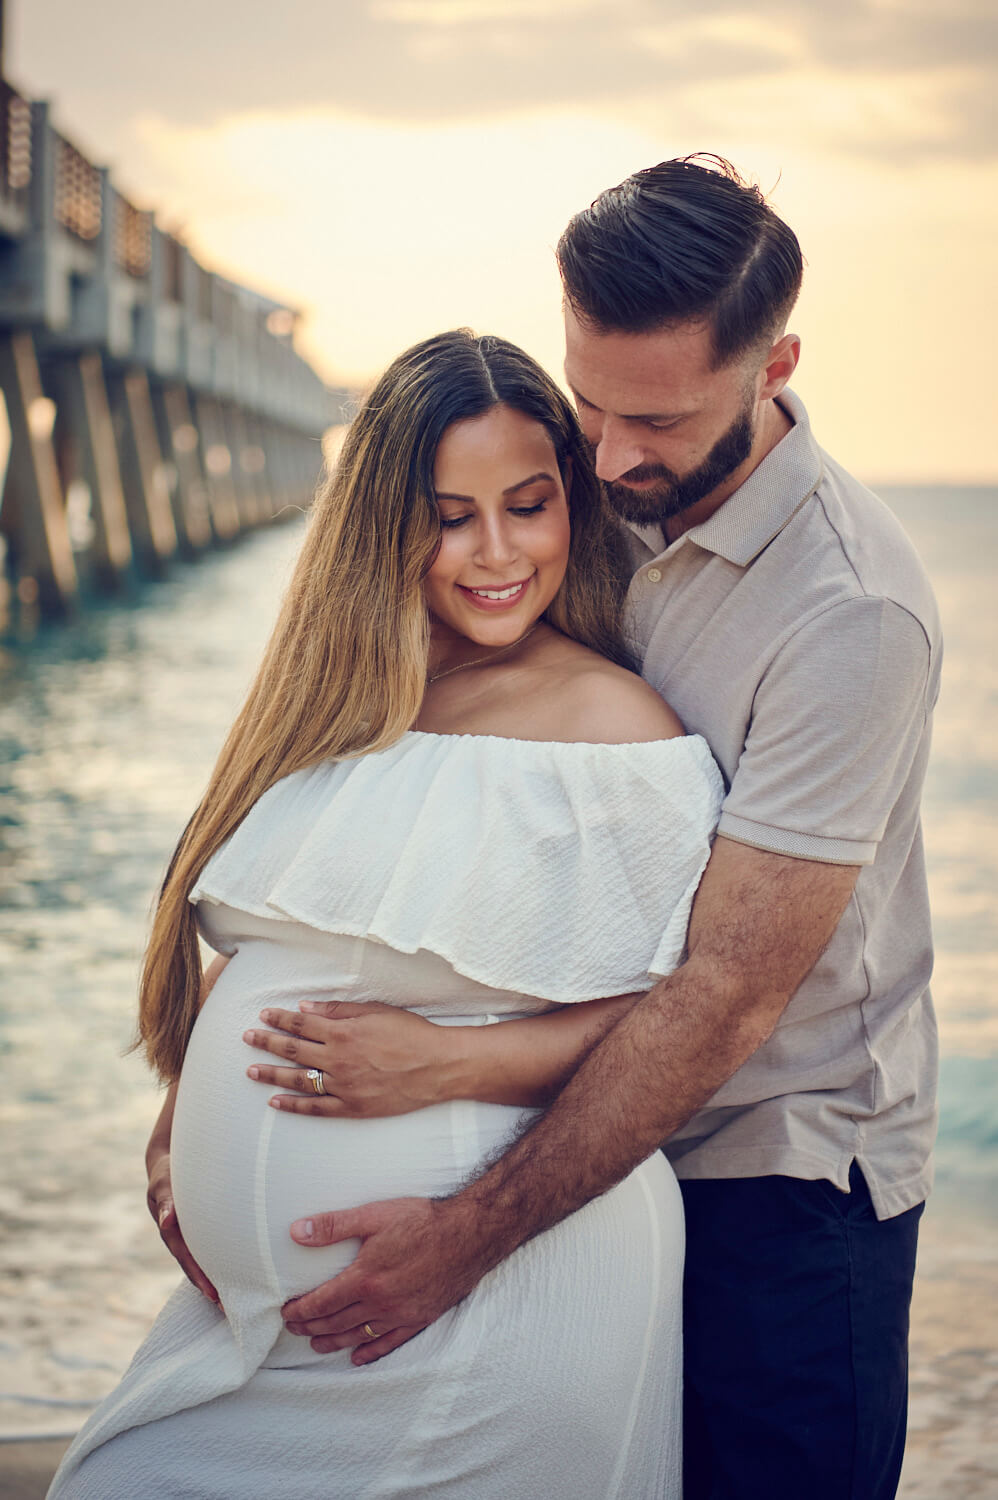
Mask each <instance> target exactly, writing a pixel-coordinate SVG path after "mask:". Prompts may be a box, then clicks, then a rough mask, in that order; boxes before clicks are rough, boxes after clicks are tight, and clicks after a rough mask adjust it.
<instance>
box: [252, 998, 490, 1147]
mask: <svg viewBox="0 0 998 1500" xmlns="http://www.w3.org/2000/svg"><path fill="white" fill-rule="evenodd" d="M260 1019H261V1021H263V1022H264V1023H265V1025H267V1026H269V1027H272V1028H273V1029H272V1030H270V1031H247V1032H246V1033H245V1034H244V1036H243V1040H244V1041H245V1042H248V1043H249V1045H250V1046H251V1047H259V1048H260V1049H261V1051H264V1052H269V1053H271V1054H272V1055H273V1056H274V1057H279V1058H282V1059H283V1060H284V1061H285V1062H290V1063H293V1064H294V1066H293V1067H276V1066H272V1065H271V1064H268V1063H254V1064H253V1065H252V1066H251V1067H249V1068H247V1070H246V1071H247V1073H248V1074H249V1076H250V1078H253V1079H256V1080H257V1081H258V1082H259V1083H266V1084H270V1085H271V1086H276V1087H277V1088H280V1089H288V1090H294V1092H293V1093H282V1094H275V1095H274V1097H273V1098H272V1099H271V1100H270V1101H269V1102H270V1103H271V1104H272V1105H273V1107H274V1108H275V1109H283V1110H290V1111H292V1112H294V1113H296V1114H301V1115H327V1116H338V1117H342V1116H349V1117H351V1118H355V1119H368V1118H375V1117H383V1116H385V1115H404V1114H408V1113H409V1112H410V1111H411V1110H414V1109H423V1108H424V1107H425V1106H426V1105H428V1104H438V1103H440V1102H441V1101H442V1100H444V1099H454V1098H459V1097H461V1091H460V1082H459V1073H460V1060H461V1052H462V1043H461V1040H460V1039H459V1038H458V1037H457V1036H456V1035H455V1033H457V1032H458V1031H460V1032H465V1031H466V1030H468V1029H469V1028H465V1027H456V1026H435V1025H434V1024H433V1022H432V1021H427V1020H426V1019H425V1018H424V1017H423V1016H417V1015H415V1014H413V1012H412V1011H408V1010H403V1009H401V1008H400V1007H399V1006H394V1005H381V1004H379V1003H378V1002H377V1001H369V1002H367V1003H365V1004H360V1005H358V1004H354V1003H351V1002H349V1001H344V1000H329V1001H322V1000H314V1001H313V1000H303V1001H302V1004H301V1009H300V1010H276V1009H268V1010H265V1011H261V1013H260ZM309 1068H314V1069H318V1071H319V1072H320V1073H321V1074H322V1086H323V1089H324V1092H322V1093H317V1092H316V1090H315V1087H314V1084H313V1080H312V1079H311V1078H309V1077H308V1076H307V1069H309Z"/></svg>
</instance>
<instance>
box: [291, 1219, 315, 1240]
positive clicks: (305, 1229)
mask: <svg viewBox="0 0 998 1500" xmlns="http://www.w3.org/2000/svg"><path fill="white" fill-rule="evenodd" d="M291 1228H292V1229H293V1231H294V1232H295V1234H296V1235H297V1236H298V1238H299V1239H300V1240H310V1239H311V1238H312V1236H313V1234H314V1233H315V1223H314V1221H313V1220H312V1219H296V1220H295V1222H294V1223H293V1224H292V1226H291Z"/></svg>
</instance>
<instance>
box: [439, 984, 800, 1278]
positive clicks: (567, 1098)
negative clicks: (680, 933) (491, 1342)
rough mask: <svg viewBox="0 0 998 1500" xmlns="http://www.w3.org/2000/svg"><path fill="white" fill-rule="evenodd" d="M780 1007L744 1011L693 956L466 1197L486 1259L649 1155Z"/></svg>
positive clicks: (753, 1043)
mask: <svg viewBox="0 0 998 1500" xmlns="http://www.w3.org/2000/svg"><path fill="white" fill-rule="evenodd" d="M781 1010H782V1003H781V1004H776V1003H773V1004H772V1006H771V1014H770V1015H769V1017H768V1018H766V1017H764V1015H763V1014H761V1013H759V1012H757V1011H756V1010H754V1009H753V1011H752V1012H750V1013H749V1015H746V1014H745V1011H744V1007H743V1004H742V1003H741V1002H740V997H739V996H738V995H737V994H736V993H731V994H728V995H723V994H718V992H717V989H716V987H715V986H713V985H709V984H708V983H707V982H705V976H703V975H702V974H699V973H698V972H697V966H696V965H695V964H692V963H690V964H686V965H684V966H683V968H682V969H679V970H677V972H676V973H675V974H673V975H670V977H669V978H668V979H665V980H663V981H662V982H661V983H660V984H659V985H657V986H656V987H655V989H653V990H650V991H649V992H648V994H647V995H645V996H643V997H642V999H641V1000H639V1001H638V1003H637V1004H636V1005H635V1006H634V1007H633V1008H632V1009H631V1011H630V1012H629V1013H628V1014H627V1015H625V1016H624V1017H623V1018H622V1019H621V1020H620V1021H618V1022H617V1024H616V1025H615V1026H614V1027H613V1028H612V1030H611V1031H610V1033H609V1035H608V1036H606V1037H605V1038H604V1039H603V1040H602V1041H601V1042H600V1044H599V1045H597V1046H596V1047H594V1048H593V1050H592V1051H591V1052H590V1053H589V1055H588V1056H587V1057H586V1058H585V1059H584V1061H583V1062H582V1064H581V1065H580V1067H579V1068H578V1070H577V1071H576V1073H575V1074H574V1076H573V1077H572V1078H571V1079H570V1080H569V1081H568V1083H567V1084H566V1085H565V1087H564V1089H563V1090H562V1092H561V1094H560V1095H559V1097H558V1099H557V1101H556V1102H555V1104H554V1105H553V1106H552V1108H551V1109H550V1110H549V1111H548V1112H547V1113H546V1114H545V1115H542V1116H541V1117H540V1118H539V1119H538V1120H536V1121H535V1122H534V1123H533V1125H532V1126H531V1127H529V1128H528V1129H527V1130H526V1131H525V1132H524V1134H523V1135H522V1136H521V1137H520V1138H519V1140H518V1141H517V1142H516V1143H515V1145H513V1146H512V1147H510V1149H509V1150H508V1151H507V1152H506V1153H505V1154H504V1155H503V1156H502V1157H501V1158H500V1159H499V1160H498V1161H497V1162H495V1163H494V1164H493V1165H492V1166H491V1167H490V1168H489V1169H488V1171H487V1172H485V1173H484V1175H483V1176H481V1177H480V1178H478V1179H477V1180H476V1181H475V1182H473V1183H471V1184H470V1185H469V1186H468V1187H467V1188H465V1189H464V1190H463V1191H462V1193H461V1194H460V1195H459V1197H460V1199H463V1200H464V1201H465V1204H466V1207H467V1208H468V1210H469V1211H471V1212H472V1214H473V1217H474V1221H475V1224H476V1238H478V1237H479V1235H480V1234H482V1233H483V1232H484V1231H485V1228H486V1225H488V1226H489V1233H488V1251H487V1253H488V1261H489V1265H490V1266H491V1265H496V1264H498V1263H499V1261H500V1260H502V1259H504V1258H505V1256H507V1255H509V1254H510V1253H511V1252H512V1251H513V1250H514V1249H515V1248H516V1247H517V1246H518V1245H521V1244H523V1243H524V1241H526V1240H528V1239H530V1238H532V1237H533V1236H534V1235H535V1234H539V1233H540V1232H541V1231H542V1230H544V1229H549V1228H550V1227H551V1226H552V1225H553V1224H557V1223H558V1222H559V1221H560V1220H561V1219H563V1218H565V1217H566V1216H567V1215H568V1214H570V1213H574V1211H575V1210H576V1209H577V1208H581V1207H582V1205H583V1204H584V1203H588V1202H589V1200H590V1199H591V1198H595V1197H597V1196H598V1195H599V1194H600V1193H603V1192H605V1191H606V1190H607V1189H608V1188H610V1187H612V1186H613V1185H614V1184H615V1183H617V1182H619V1181H620V1180H621V1179H622V1178H623V1177H625V1176H626V1175H627V1173H628V1172H630V1171H631V1170H633V1168H634V1167H636V1166H637V1165H638V1164H639V1162H642V1161H644V1160H645V1159H646V1157H648V1156H650V1155H651V1154H652V1152H653V1151H655V1150H656V1149H657V1148H658V1147H659V1146H660V1145H661V1143H662V1142H663V1141H664V1140H665V1139H666V1138H667V1137H668V1136H670V1135H671V1134H672V1133H673V1132H674V1131H676V1130H678V1129H679V1128H680V1126H682V1125H684V1124H685V1123H686V1121H687V1120H689V1119H690V1118H691V1116H692V1115H694V1114H695V1113H696V1111H697V1110H698V1109H700V1108H701V1107H702V1106H703V1105H704V1104H705V1103H706V1102H707V1100H708V1099H710V1098H711V1096H712V1095H713V1094H715V1093H716V1092H717V1090H718V1089H719V1088H720V1087H721V1085H722V1084H723V1083H725V1082H726V1081H727V1080H728V1079H729V1078H730V1077H731V1075H732V1074H733V1073H734V1072H735V1071H736V1070H737V1069H738V1068H739V1067H740V1066H741V1064H742V1063H743V1062H745V1061H746V1059H747V1058H749V1057H750V1056H751V1055H752V1053H753V1052H754V1051H755V1050H756V1048H757V1047H758V1046H759V1045H760V1044H761V1042H762V1041H763V1040H764V1038H765V1035H767V1034H768V1032H769V1031H771V1030H772V1027H773V1026H775V1024H776V1021H777V1020H778V1018H779V1014H780V1011H781ZM767 1021H768V1024H767ZM484 1249H486V1246H485V1245H484V1244H483V1250H484Z"/></svg>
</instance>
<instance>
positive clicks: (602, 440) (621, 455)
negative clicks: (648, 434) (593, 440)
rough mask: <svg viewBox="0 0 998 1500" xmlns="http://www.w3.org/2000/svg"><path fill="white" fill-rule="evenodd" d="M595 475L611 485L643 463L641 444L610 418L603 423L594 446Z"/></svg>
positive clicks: (621, 423)
mask: <svg viewBox="0 0 998 1500" xmlns="http://www.w3.org/2000/svg"><path fill="white" fill-rule="evenodd" d="M595 462H596V473H597V474H598V476H599V478H600V479H604V480H606V482H607V483H608V484H612V483H613V481H614V480H615V479H619V478H620V476H621V475H622V474H627V473H629V472H630V470H631V469H636V468H637V467H638V466H639V464H641V463H643V462H644V454H643V452H642V449H641V444H640V443H639V442H638V441H637V439H636V437H635V435H634V433H633V432H631V431H629V430H628V428H627V426H626V425H625V424H624V423H623V422H615V421H614V420H613V418H612V417H606V418H604V421H603V430H602V432H601V433H600V435H599V441H598V442H597V444H596V458H595Z"/></svg>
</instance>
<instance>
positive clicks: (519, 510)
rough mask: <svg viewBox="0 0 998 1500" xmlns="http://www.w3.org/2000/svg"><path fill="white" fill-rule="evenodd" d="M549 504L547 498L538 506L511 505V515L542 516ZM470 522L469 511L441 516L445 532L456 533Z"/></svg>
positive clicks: (470, 513) (539, 501) (470, 514)
mask: <svg viewBox="0 0 998 1500" xmlns="http://www.w3.org/2000/svg"><path fill="white" fill-rule="evenodd" d="M547 503H548V498H547V496H545V498H544V499H543V500H538V502H537V504H536V505H511V506H510V507H509V513H510V515H511V516H537V515H540V514H541V512H542V511H543V510H544V507H545V506H546V505H547ZM470 520H472V512H471V511H467V512H466V513H465V514H464V515H463V516H441V517H440V525H441V528H442V529H443V530H444V531H455V530H456V529H457V528H458V527H459V526H463V525H464V524H465V522H466V521H470Z"/></svg>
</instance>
